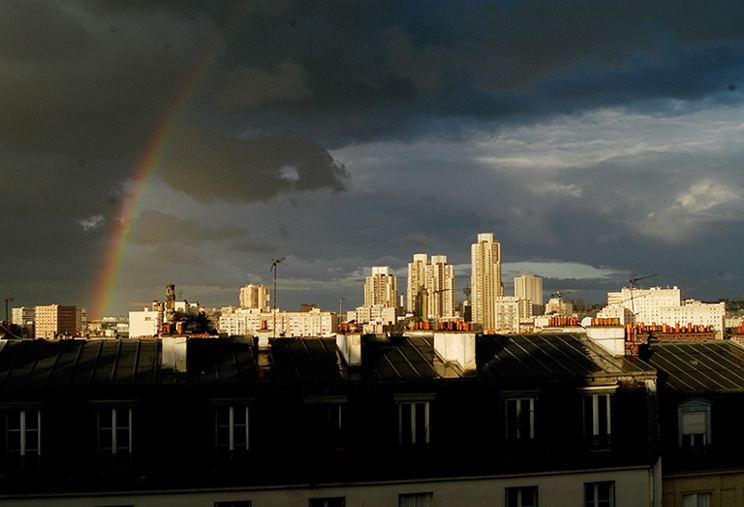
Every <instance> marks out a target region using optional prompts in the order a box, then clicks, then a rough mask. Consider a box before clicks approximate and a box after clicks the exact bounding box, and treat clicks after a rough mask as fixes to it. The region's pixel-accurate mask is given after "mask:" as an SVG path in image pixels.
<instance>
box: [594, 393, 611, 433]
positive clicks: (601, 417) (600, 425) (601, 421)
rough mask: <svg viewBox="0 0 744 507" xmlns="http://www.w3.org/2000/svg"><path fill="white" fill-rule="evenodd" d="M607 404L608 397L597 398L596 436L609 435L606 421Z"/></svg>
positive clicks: (600, 396)
mask: <svg viewBox="0 0 744 507" xmlns="http://www.w3.org/2000/svg"><path fill="white" fill-rule="evenodd" d="M608 403H609V396H607V395H599V396H597V419H598V421H597V434H598V435H607V434H608V433H609V431H608V430H609V425H608V421H607V412H608V410H607V409H608V407H607V404H608Z"/></svg>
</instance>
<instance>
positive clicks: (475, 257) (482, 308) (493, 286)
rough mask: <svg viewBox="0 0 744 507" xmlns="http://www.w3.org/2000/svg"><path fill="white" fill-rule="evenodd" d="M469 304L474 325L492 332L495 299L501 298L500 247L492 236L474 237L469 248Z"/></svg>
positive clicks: (494, 320) (488, 234)
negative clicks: (479, 325)
mask: <svg viewBox="0 0 744 507" xmlns="http://www.w3.org/2000/svg"><path fill="white" fill-rule="evenodd" d="M470 253H471V273H472V274H471V277H470V287H471V291H472V292H471V295H470V298H471V304H472V310H471V312H472V317H471V320H472V322H474V323H478V324H482V325H483V329H495V328H496V306H495V304H496V298H497V297H501V296H503V295H504V286H503V285H502V284H501V244H500V243H499V242H498V241H494V240H493V234H491V233H482V234H478V242H477V243H474V244H473V245H471V248H470Z"/></svg>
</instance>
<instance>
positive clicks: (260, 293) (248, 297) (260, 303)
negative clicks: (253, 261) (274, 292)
mask: <svg viewBox="0 0 744 507" xmlns="http://www.w3.org/2000/svg"><path fill="white" fill-rule="evenodd" d="M270 302H271V295H270V294H269V289H267V288H266V287H264V286H263V285H257V284H253V283H251V284H248V285H246V286H245V287H241V288H240V306H241V307H242V308H255V309H258V310H261V311H262V312H268V311H269V309H270V308H271V305H270Z"/></svg>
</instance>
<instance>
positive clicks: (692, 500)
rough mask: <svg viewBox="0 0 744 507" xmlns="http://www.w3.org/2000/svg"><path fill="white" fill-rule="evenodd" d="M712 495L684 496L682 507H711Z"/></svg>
mask: <svg viewBox="0 0 744 507" xmlns="http://www.w3.org/2000/svg"><path fill="white" fill-rule="evenodd" d="M712 496H713V495H712V494H711V493H690V494H687V495H682V507H710V504H711V497H712Z"/></svg>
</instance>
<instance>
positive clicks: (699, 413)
mask: <svg viewBox="0 0 744 507" xmlns="http://www.w3.org/2000/svg"><path fill="white" fill-rule="evenodd" d="M710 411H711V403H710V402H709V401H707V400H703V399H701V398H693V399H691V400H688V401H686V402H684V403H680V404H679V405H678V406H677V416H678V425H679V439H678V440H679V445H680V446H681V447H686V448H689V449H691V450H693V451H696V452H697V451H703V450H704V449H705V446H707V445H710V443H711V442H710V441H711V429H710V428H711V425H710Z"/></svg>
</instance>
